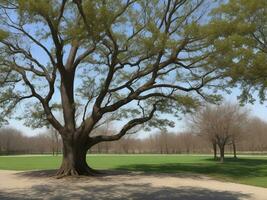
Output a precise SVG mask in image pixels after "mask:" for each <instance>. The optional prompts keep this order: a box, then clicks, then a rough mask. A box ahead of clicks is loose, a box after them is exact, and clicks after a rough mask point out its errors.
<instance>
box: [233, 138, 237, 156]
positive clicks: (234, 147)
mask: <svg viewBox="0 0 267 200" xmlns="http://www.w3.org/2000/svg"><path fill="white" fill-rule="evenodd" d="M233 151H234V158H237V156H236V145H235V142H233Z"/></svg>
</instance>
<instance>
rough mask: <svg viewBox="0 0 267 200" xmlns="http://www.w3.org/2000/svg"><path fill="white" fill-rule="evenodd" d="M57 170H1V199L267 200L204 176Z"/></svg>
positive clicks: (259, 191) (253, 190) (266, 192)
mask: <svg viewBox="0 0 267 200" xmlns="http://www.w3.org/2000/svg"><path fill="white" fill-rule="evenodd" d="M53 173H54V172H53V171H30V172H17V171H4V170H0V199H1V200H6V199H7V200H18V199H53V200H56V199H58V200H61V199H68V200H69V199H71V200H76V199H97V200H101V199H103V200H111V199H133V200H136V199H142V200H153V199H154V200H157V199H165V200H172V199H177V200H245V199H246V200H247V199H249V200H267V189H264V188H260V187H253V186H247V185H241V184H235V183H229V182H220V181H217V180H213V179H211V178H208V177H204V176H195V175H184V176H182V175H169V174H156V175H155V174H142V173H128V172H107V173H106V174H105V175H103V176H100V177H82V178H64V179H55V178H53V177H50V176H51V174H53Z"/></svg>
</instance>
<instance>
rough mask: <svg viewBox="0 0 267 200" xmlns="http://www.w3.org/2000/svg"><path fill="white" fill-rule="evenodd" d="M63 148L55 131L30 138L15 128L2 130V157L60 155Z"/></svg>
mask: <svg viewBox="0 0 267 200" xmlns="http://www.w3.org/2000/svg"><path fill="white" fill-rule="evenodd" d="M61 148H62V145H61V141H60V139H59V138H58V134H57V133H56V132H55V131H53V130H48V131H47V132H45V133H40V134H38V135H35V136H31V137H29V136H26V135H25V134H23V133H22V132H21V131H19V130H17V129H14V128H2V129H0V155H13V154H44V153H52V154H58V153H60V152H61Z"/></svg>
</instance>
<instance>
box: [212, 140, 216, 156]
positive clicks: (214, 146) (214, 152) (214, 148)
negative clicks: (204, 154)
mask: <svg viewBox="0 0 267 200" xmlns="http://www.w3.org/2000/svg"><path fill="white" fill-rule="evenodd" d="M212 146H213V154H214V160H217V144H216V143H212Z"/></svg>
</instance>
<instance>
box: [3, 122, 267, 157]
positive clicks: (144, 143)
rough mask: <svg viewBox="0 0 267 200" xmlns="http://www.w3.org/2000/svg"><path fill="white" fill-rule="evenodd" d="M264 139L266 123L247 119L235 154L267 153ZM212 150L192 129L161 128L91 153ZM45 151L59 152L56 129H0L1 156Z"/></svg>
mask: <svg viewBox="0 0 267 200" xmlns="http://www.w3.org/2000/svg"><path fill="white" fill-rule="evenodd" d="M100 131H101V130H100ZM111 132H112V130H110V131H108V132H106V133H105V134H112V133H111ZM266 141H267V123H266V122H264V121H262V120H261V119H259V118H250V119H248V120H247V122H246V124H245V127H244V131H243V133H242V134H240V135H239V136H238V137H237V138H235V146H236V149H237V152H238V153H259V154H262V153H266V152H267V142H266ZM213 150H214V149H213V145H212V143H211V142H210V140H208V139H207V138H206V137H204V136H203V135H201V134H198V133H196V132H194V131H193V130H192V131H186V132H177V133H173V132H165V131H160V132H156V133H153V134H150V135H149V136H148V137H146V138H136V137H135V136H134V134H132V135H131V134H129V135H127V136H126V137H124V138H122V139H121V140H119V141H115V142H103V143H100V144H98V145H96V146H94V147H93V148H92V149H91V150H90V153H136V154H138V153H153V154H187V153H188V154H189V153H190V154H191V153H203V154H206V153H207V154H208V153H209V154H210V153H213ZM44 153H51V154H55V155H56V154H57V153H62V144H61V140H60V139H57V137H56V135H55V132H53V131H51V130H49V131H47V132H46V133H42V134H38V135H36V136H31V137H28V136H25V135H23V133H22V132H20V131H18V130H16V129H13V128H2V129H0V155H12V154H44ZM225 153H231V154H234V149H233V143H232V141H231V140H229V141H227V142H226V144H225ZM233 156H234V155H233Z"/></svg>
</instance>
